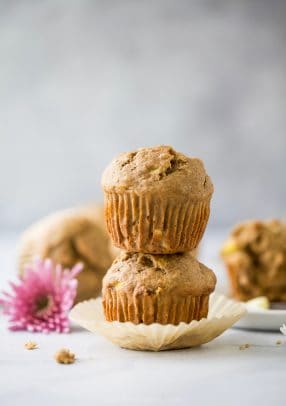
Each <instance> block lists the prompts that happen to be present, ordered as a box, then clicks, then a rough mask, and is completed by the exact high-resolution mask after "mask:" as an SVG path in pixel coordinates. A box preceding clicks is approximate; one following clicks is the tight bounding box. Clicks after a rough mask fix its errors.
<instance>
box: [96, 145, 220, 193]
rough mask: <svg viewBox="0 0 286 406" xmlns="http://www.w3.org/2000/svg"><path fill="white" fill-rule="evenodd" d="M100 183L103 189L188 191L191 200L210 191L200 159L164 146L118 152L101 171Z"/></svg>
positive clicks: (209, 181) (211, 189) (209, 183)
mask: <svg viewBox="0 0 286 406" xmlns="http://www.w3.org/2000/svg"><path fill="white" fill-rule="evenodd" d="M102 185H103V188H104V190H106V191H128V190H134V189H136V190H137V191H142V192H143V191H150V188H151V189H154V188H159V189H164V192H166V190H169V192H172V191H176V192H177V191H178V190H180V192H181V193H183V194H190V193H191V195H192V198H193V199H194V200H195V199H200V198H205V197H209V196H210V195H211V194H212V193H213V185H212V182H211V180H210V177H209V176H208V175H207V174H206V171H205V168H204V165H203V162H202V161H201V160H200V159H198V158H189V157H187V156H185V155H183V154H181V153H180V152H176V151H175V150H174V149H173V148H172V147H170V146H167V145H160V146H157V147H153V148H152V147H151V148H140V149H138V150H137V151H133V152H126V153H123V154H121V155H119V156H118V157H117V158H116V159H115V160H114V161H112V162H111V164H110V165H109V166H108V167H107V168H106V170H105V171H104V173H103V177H102ZM169 188H170V189H169Z"/></svg>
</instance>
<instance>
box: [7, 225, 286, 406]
mask: <svg viewBox="0 0 286 406" xmlns="http://www.w3.org/2000/svg"><path fill="white" fill-rule="evenodd" d="M220 238H221V237H218V236H217V235H214V234H211V233H208V235H207V237H206V241H205V246H204V247H203V249H202V257H203V261H204V262H205V263H206V264H208V265H209V266H211V265H213V267H214V268H216V271H217V275H218V277H219V280H220V281H222V283H220V284H219V286H221V285H222V284H223V283H224V282H223V273H222V270H221V264H220V263H219V262H218V260H217V255H216V252H217V247H218V245H219V243H220ZM15 244H16V238H15V236H13V235H12V236H11V235H10V236H8V235H7V236H2V238H1V239H0V267H1V268H0V286H1V288H3V286H6V281H7V278H8V277H9V278H11V276H13V273H14V271H15V265H14V264H15ZM28 340H33V341H36V342H37V343H38V345H39V349H37V350H34V351H27V350H25V349H24V347H23V346H24V343H25V342H26V341H28ZM277 340H281V341H282V343H283V344H282V345H280V346H278V345H276V341H277ZM245 343H248V344H250V348H248V349H245V350H239V346H240V345H242V344H245ZM62 347H67V348H69V349H71V350H72V351H74V352H75V354H76V356H77V361H76V363H75V364H73V365H59V364H57V363H56V362H55V361H54V359H53V355H54V353H55V352H56V351H57V350H58V349H60V348H62ZM285 378H286V337H284V336H283V335H282V334H280V333H278V332H277V333H266V332H265V333H263V332H250V331H242V330H238V329H231V330H228V331H227V332H225V333H224V334H223V335H222V336H220V337H218V338H217V339H215V340H214V341H212V342H211V343H209V344H206V345H203V346H202V347H200V348H193V349H188V350H179V351H166V352H159V353H152V352H137V351H129V350H124V349H121V348H118V347H117V346H115V345H113V344H111V343H109V342H107V341H106V340H105V339H104V338H102V337H99V336H96V335H93V334H91V333H88V332H86V331H84V330H81V329H77V328H74V329H73V331H72V333H71V334H62V335H58V334H51V335H42V334H30V333H27V332H17V333H15V332H14V333H13V332H9V331H8V330H7V328H6V320H5V319H4V318H3V316H2V315H1V316H0V405H1V406H14V405H21V406H23V405H24V406H25V405H30V406H31V405H36V404H37V405H39V404H40V405H41V406H45V405H47V406H48V405H53V406H57V405H61V406H63V405H66V404H67V405H78V404H81V405H82V406H84V405H86V406H87V405H93V406H97V405H98V406H100V405H125V406H126V405H207V404H214V405H231V406H232V405H256V404H257V405H284V404H285V402H286V400H285V399H286V385H285Z"/></svg>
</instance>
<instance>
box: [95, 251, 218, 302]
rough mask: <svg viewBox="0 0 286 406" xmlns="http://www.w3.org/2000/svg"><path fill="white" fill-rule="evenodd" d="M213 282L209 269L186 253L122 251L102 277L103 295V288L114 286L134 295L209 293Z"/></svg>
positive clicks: (113, 287)
mask: <svg viewBox="0 0 286 406" xmlns="http://www.w3.org/2000/svg"><path fill="white" fill-rule="evenodd" d="M215 284H216V276H215V274H214V273H213V271H212V270H210V269H209V268H207V267H206V266H205V265H203V264H201V263H200V262H198V261H197V260H196V259H195V258H194V257H193V256H192V255H191V254H190V253H185V254H174V255H151V254H140V253H136V254H131V253H126V252H122V253H121V254H120V256H119V257H118V258H117V259H116V260H115V261H114V262H113V264H112V266H111V268H110V269H109V270H108V272H107V274H106V275H105V277H104V279H103V295H104V291H105V289H116V290H119V291H124V292H126V293H128V292H129V293H131V294H135V295H142V294H143V295H144V294H145V295H146V294H147V295H151V294H173V295H176V294H177V295H180V296H189V295H192V296H201V295H207V294H210V293H211V292H212V291H213V290H214V288H215Z"/></svg>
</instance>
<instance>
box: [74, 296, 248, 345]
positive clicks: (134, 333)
mask: <svg viewBox="0 0 286 406" xmlns="http://www.w3.org/2000/svg"><path fill="white" fill-rule="evenodd" d="M101 300H102V299H101V298H97V299H91V300H88V301H85V302H82V303H79V304H77V305H76V306H75V307H74V308H73V309H72V310H71V312H70V319H71V320H72V321H73V322H75V323H76V324H79V325H80V326H81V327H84V328H86V329H87V330H89V331H91V332H92V333H98V334H100V335H102V336H104V337H105V338H107V339H108V340H109V341H111V342H113V343H114V344H117V345H119V346H120V347H123V348H128V349H131V350H149V351H162V350H171V349H179V348H189V347H195V346H198V345H201V344H205V343H208V342H209V341H212V340H213V339H214V338H216V337H218V336H219V335H221V334H222V333H223V332H224V331H225V330H227V329H228V328H230V327H231V326H232V325H233V324H234V323H236V322H237V321H238V320H239V319H240V318H241V317H242V316H243V315H244V314H245V313H246V308H245V306H244V304H242V303H239V302H235V301H233V300H230V299H228V298H226V297H225V296H223V295H220V294H217V293H213V294H212V295H211V296H210V307H209V313H208V317H207V318H206V319H201V320H199V321H196V320H193V321H192V322H191V323H189V324H186V323H180V324H179V325H177V326H174V325H171V324H167V325H162V324H158V323H154V324H150V325H145V324H133V323H130V322H127V323H121V322H118V321H113V322H108V321H106V320H105V318H104V315H103V309H102V302H101Z"/></svg>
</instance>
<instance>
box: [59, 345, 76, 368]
mask: <svg viewBox="0 0 286 406" xmlns="http://www.w3.org/2000/svg"><path fill="white" fill-rule="evenodd" d="M55 360H56V361H57V362H58V363H59V364H73V363H74V362H75V354H73V353H72V352H71V351H70V350H68V349H66V348H63V349H61V350H59V351H57V352H56V353H55Z"/></svg>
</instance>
